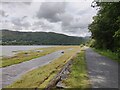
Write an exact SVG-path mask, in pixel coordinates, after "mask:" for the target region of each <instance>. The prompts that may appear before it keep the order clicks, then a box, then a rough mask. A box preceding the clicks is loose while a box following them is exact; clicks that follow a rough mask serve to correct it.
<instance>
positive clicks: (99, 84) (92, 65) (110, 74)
mask: <svg viewBox="0 0 120 90" xmlns="http://www.w3.org/2000/svg"><path fill="white" fill-rule="evenodd" d="M86 62H87V66H88V72H89V77H90V81H91V83H92V87H93V88H118V79H119V78H118V63H117V62H114V61H112V60H110V59H108V58H106V57H104V56H101V55H99V54H98V53H96V52H94V51H93V50H92V49H91V48H88V49H86ZM119 75H120V74H119Z"/></svg>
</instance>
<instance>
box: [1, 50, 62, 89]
mask: <svg viewBox="0 0 120 90" xmlns="http://www.w3.org/2000/svg"><path fill="white" fill-rule="evenodd" d="M62 51H63V50H60V51H57V52H53V53H51V54H48V55H45V56H42V57H40V58H36V59H32V60H30V61H26V62H22V63H20V64H15V65H12V66H8V67H5V68H0V71H1V70H2V87H5V86H7V85H9V84H11V83H13V81H15V80H16V79H18V78H19V77H20V76H21V75H23V74H25V73H26V72H28V71H30V70H32V69H35V68H38V67H40V66H43V65H46V64H48V63H50V62H51V61H52V60H54V59H56V58H59V57H60V56H61V55H63V54H62V53H61V52H62ZM2 87H0V88H2Z"/></svg>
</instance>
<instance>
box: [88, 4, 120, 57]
mask: <svg viewBox="0 0 120 90" xmlns="http://www.w3.org/2000/svg"><path fill="white" fill-rule="evenodd" d="M95 5H96V6H95ZM95 5H93V7H97V8H98V9H99V11H98V13H97V16H95V17H94V18H93V19H94V21H93V22H92V24H90V25H89V30H90V31H91V32H92V44H91V46H93V47H96V48H102V49H106V50H111V51H112V52H115V53H117V54H118V55H119V56H120V2H114V3H113V2H111V3H110V2H109V3H108V2H107V3H105V2H104V3H100V2H99V3H98V2H96V4H95Z"/></svg>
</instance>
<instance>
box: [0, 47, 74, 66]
mask: <svg viewBox="0 0 120 90" xmlns="http://www.w3.org/2000/svg"><path fill="white" fill-rule="evenodd" d="M72 47H74V46H57V47H48V48H40V49H37V50H42V52H38V51H37V50H36V51H35V50H29V51H22V52H19V53H17V54H16V55H15V56H13V57H9V58H8V57H4V58H2V59H0V62H2V65H1V66H0V67H6V66H10V65H13V64H18V63H21V62H24V61H28V60H32V59H34V58H38V57H41V56H44V55H47V54H50V53H52V52H55V51H58V50H64V49H67V48H72Z"/></svg>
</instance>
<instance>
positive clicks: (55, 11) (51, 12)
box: [37, 2, 65, 22]
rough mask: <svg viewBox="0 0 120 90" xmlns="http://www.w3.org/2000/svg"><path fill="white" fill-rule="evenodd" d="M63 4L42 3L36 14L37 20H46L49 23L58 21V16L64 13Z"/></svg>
mask: <svg viewBox="0 0 120 90" xmlns="http://www.w3.org/2000/svg"><path fill="white" fill-rule="evenodd" d="M64 9H65V3H64V2H43V3H42V4H41V6H40V9H39V12H38V13H37V17H38V18H46V19H48V20H49V21H51V22H57V21H60V18H59V15H60V14H61V13H64V11H65V10H64Z"/></svg>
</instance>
